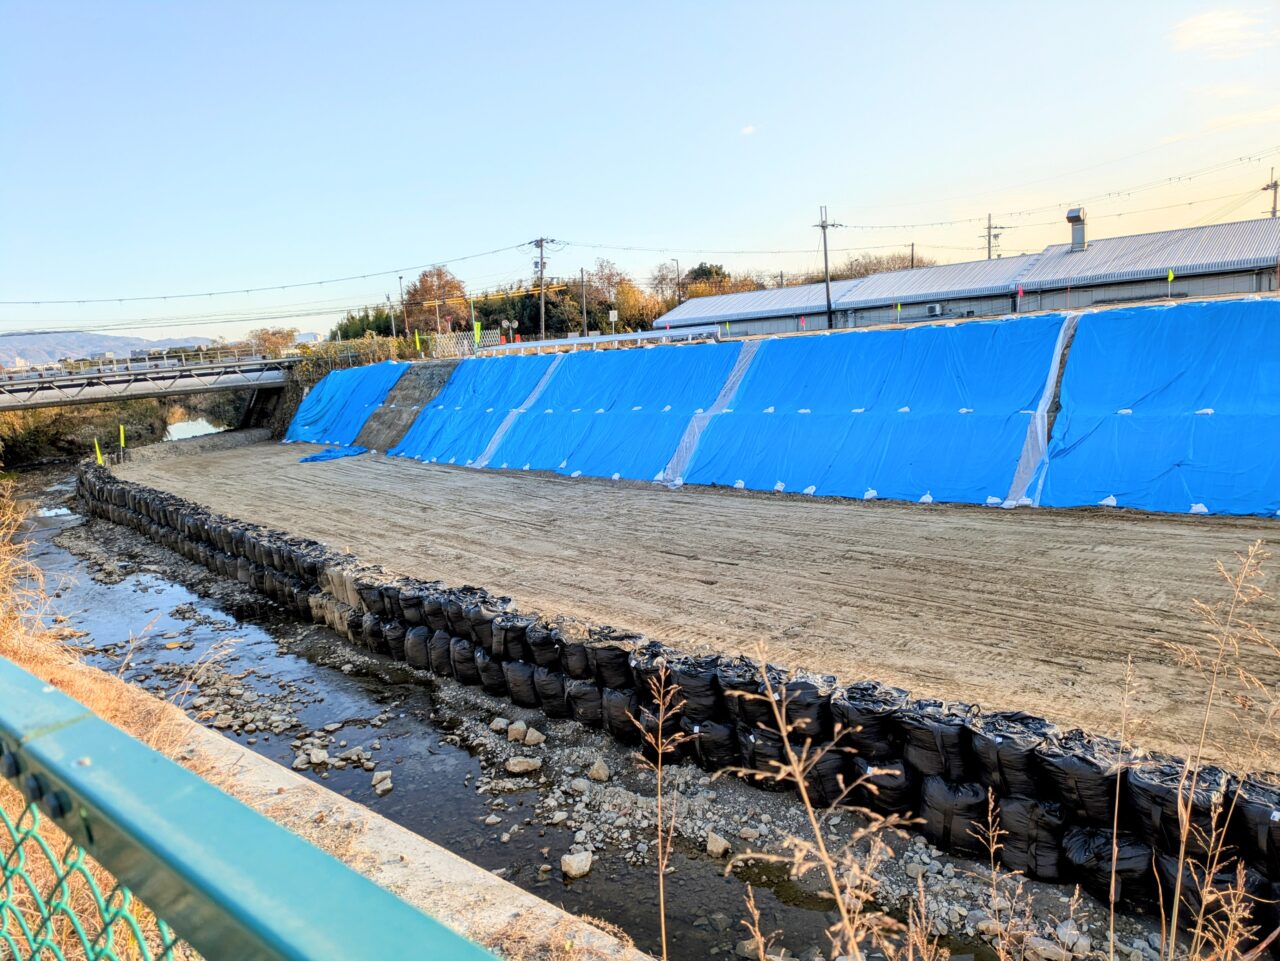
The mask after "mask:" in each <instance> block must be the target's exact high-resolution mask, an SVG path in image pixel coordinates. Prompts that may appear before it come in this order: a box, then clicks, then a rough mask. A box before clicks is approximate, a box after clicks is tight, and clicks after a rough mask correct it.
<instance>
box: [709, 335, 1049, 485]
mask: <svg viewBox="0 0 1280 961" xmlns="http://www.w3.org/2000/svg"><path fill="white" fill-rule="evenodd" d="M1062 323H1063V318H1062V317H1061V316H1058V315H1049V316H1041V317H1029V318H1024V319H1020V320H1016V321H997V322H983V323H968V324H960V325H957V326H930V327H915V328H907V329H901V330H869V331H859V332H854V333H847V334H831V335H826V336H813V337H792V338H784V339H779V340H770V341H765V342H764V343H762V344H761V345H760V348H759V351H758V353H757V355H756V357H755V360H754V362H753V363H752V365H751V367H750V368H749V369H748V371H747V374H746V377H745V378H744V380H743V382H742V385H741V387H740V388H739V389H738V391H737V393H736V395H735V396H734V397H733V399H732V402H731V403H730V405H729V408H730V409H729V410H726V411H725V412H724V413H723V414H720V415H718V416H717V417H715V418H714V419H713V420H712V421H711V423H710V424H709V425H708V427H707V428H706V431H705V433H704V435H703V436H702V439H701V442H700V443H699V445H698V447H697V451H696V453H695V454H694V456H693V459H692V463H691V464H690V466H689V469H688V470H687V471H686V472H685V475H684V480H685V481H686V482H688V483H694V484H717V485H724V486H732V487H743V488H747V489H749V490H779V491H788V492H793V493H806V494H818V495H838V496H843V497H858V498H895V499H901V500H913V501H926V502H927V501H959V502H965V503H971V504H989V503H990V504H995V503H1004V502H1005V500H1006V498H1007V497H1008V496H1009V493H1010V488H1011V485H1012V483H1013V479H1014V474H1015V470H1016V468H1017V465H1018V462H1019V458H1020V456H1021V454H1022V451H1023V447H1024V443H1025V442H1026V440H1027V435H1028V426H1029V424H1030V423H1031V419H1032V417H1033V416H1035V412H1036V409H1037V407H1038V405H1040V402H1041V400H1042V398H1043V396H1044V392H1045V389H1046V384H1047V381H1048V373H1049V371H1050V369H1051V362H1052V360H1053V358H1054V354H1055V350H1056V346H1057V342H1058V335H1059V331H1060V329H1061V327H1062ZM1049 386H1051V385H1049Z"/></svg>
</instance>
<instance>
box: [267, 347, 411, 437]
mask: <svg viewBox="0 0 1280 961" xmlns="http://www.w3.org/2000/svg"><path fill="white" fill-rule="evenodd" d="M408 369H409V365H408V364H404V363H397V362H396V361H392V360H388V361H384V362H383V363H381V364H371V365H369V366H368V367H353V368H351V369H350V370H335V371H332V372H331V373H328V374H326V375H325V377H324V379H323V380H321V381H320V383H318V384H316V385H315V386H314V387H312V388H311V390H310V392H309V393H308V394H307V396H306V397H304V398H303V400H302V403H301V404H300V405H299V406H298V412H297V413H296V414H294V415H293V422H292V423H291V424H289V430H288V432H287V433H286V434H285V435H284V439H285V442H286V443H291V442H294V441H306V442H308V443H312V444H337V445H339V446H343V447H347V446H350V445H351V444H353V443H355V439H356V437H357V436H359V434H360V429H361V428H362V427H364V422H365V421H366V420H368V419H369V415H370V414H371V413H373V409H374V408H375V407H377V406H378V405H380V404H381V403H382V402H383V401H384V400H386V399H387V394H389V393H391V388H392V387H394V386H395V385H396V382H397V381H398V380H399V379H400V376H401V375H402V374H403V373H404V372H405V371H406V370H408Z"/></svg>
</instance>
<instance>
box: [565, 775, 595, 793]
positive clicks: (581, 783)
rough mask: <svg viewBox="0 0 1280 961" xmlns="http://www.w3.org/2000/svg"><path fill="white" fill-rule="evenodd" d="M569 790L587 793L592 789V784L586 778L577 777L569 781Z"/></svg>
mask: <svg viewBox="0 0 1280 961" xmlns="http://www.w3.org/2000/svg"><path fill="white" fill-rule="evenodd" d="M569 790H570V791H572V792H573V793H574V794H586V793H587V792H588V791H590V790H591V785H590V784H588V783H587V779H586V778H581V777H575V778H574V779H573V780H572V781H570V782H569Z"/></svg>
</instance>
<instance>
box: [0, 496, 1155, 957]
mask: <svg viewBox="0 0 1280 961" xmlns="http://www.w3.org/2000/svg"><path fill="white" fill-rule="evenodd" d="M23 486H24V489H25V490H26V491H27V492H28V496H29V497H30V498H31V500H32V501H33V504H34V505H36V506H37V508H38V509H37V510H36V511H35V512H34V514H33V518H32V526H31V533H30V538H31V541H32V557H33V559H34V560H35V562H36V563H37V564H38V565H39V566H40V568H41V569H42V570H43V571H44V574H45V577H46V590H47V591H48V592H49V594H50V595H51V598H52V600H51V610H50V615H49V616H50V617H51V618H52V619H53V620H54V621H55V622H56V625H57V626H58V627H59V628H60V629H61V630H62V631H63V632H64V633H65V634H66V636H67V638H68V643H70V644H72V645H73V646H75V647H77V648H79V649H80V650H81V651H82V652H83V653H84V656H85V657H86V659H87V660H88V661H89V662H90V663H93V664H95V665H97V666H99V667H101V668H103V669H105V670H110V671H113V672H117V673H119V674H120V675H121V676H122V677H124V678H125V679H127V680H128V681H130V682H131V683H134V684H137V685H138V686H141V687H143V688H146V689H147V690H150V691H152V692H153V693H155V694H156V695H157V696H161V697H166V698H171V699H175V700H177V701H178V702H179V703H181V704H182V705H183V706H184V707H185V708H186V709H187V711H188V713H189V714H190V715H191V716H192V717H193V718H194V719H196V720H198V721H199V722H201V723H203V724H206V725H208V726H210V727H213V728H214V729H216V730H219V731H220V732H221V733H223V734H224V735H225V736H227V737H230V738H234V739H236V740H237V741H239V742H240V743H241V744H243V745H245V746H246V747H248V748H250V749H251V750H254V751H255V752H257V753H259V754H261V755H262V756H264V757H267V758H270V759H272V760H274V761H276V762H278V763H280V764H282V765H285V766H288V767H292V768H293V769H295V770H297V771H299V772H300V773H302V774H303V775H304V776H306V777H309V778H313V779H316V780H319V781H320V782H322V783H324V784H325V785H326V786H327V787H329V788H330V789H331V790H334V791H336V792H338V793H340V794H342V795H344V796H346V797H349V798H351V799H353V800H355V801H358V802H359V803H362V804H364V805H366V806H367V807H369V808H370V809H371V810H374V811H376V812H377V813H379V814H381V815H383V816H385V817H387V818H389V819H390V820H392V821H395V822H397V823H398V824H401V825H403V826H404V827H406V828H408V829H410V830H412V831H414V832H416V833H418V834H420V835H422V836H423V837H426V838H428V839H429V840H431V841H434V842H436V843H438V844H440V845H442V846H444V847H446V848H448V849H449V850H451V851H454V852H456V853H457V854H459V855H461V856H462V857H464V858H466V859H467V860H469V861H472V862H473V863H475V864H477V865H479V866H481V867H483V868H485V869H487V870H490V871H493V872H494V873H495V874H499V875H501V876H502V877H505V878H506V879H507V880H509V881H511V882H513V883H515V884H517V885H519V886H521V887H523V888H525V889H526V890H529V891H531V892H533V893H535V894H537V895H538V896H539V897H542V898H544V899H545V900H547V901H550V902H552V903H555V904H558V905H561V906H562V907H564V908H565V909H567V910H569V911H571V912H573V913H575V914H579V915H587V916H591V917H596V918H601V919H603V920H605V921H608V922H610V923H611V924H613V925H616V926H618V927H620V928H621V929H622V930H624V931H625V932H626V933H627V934H628V935H629V936H630V937H631V938H633V939H634V940H635V942H636V944H637V945H638V946H639V947H640V948H642V949H644V950H646V951H649V952H656V951H657V949H658V918H657V906H656V883H655V871H656V866H655V863H654V857H653V853H654V852H653V850H652V848H653V838H654V832H655V828H654V824H653V779H652V775H651V773H649V772H647V771H644V770H643V769H642V768H641V767H640V766H639V765H638V764H637V763H636V761H635V759H634V758H633V757H632V756H631V755H630V754H629V753H628V751H627V750H626V749H625V748H623V747H621V746H619V745H618V744H617V742H615V741H613V740H612V739H611V738H609V737H607V736H606V735H604V734H603V733H601V732H597V731H591V730H587V729H584V728H582V727H581V726H579V725H577V724H575V723H573V722H570V721H555V720H549V719H546V718H545V717H544V716H543V715H542V714H541V712H539V711H537V710H525V709H522V708H518V707H515V706H513V705H512V704H511V703H510V702H509V701H506V700H498V699H495V698H491V697H489V696H488V695H486V694H484V693H483V692H482V691H481V690H480V689H478V688H470V687H463V686H461V685H459V684H456V683H454V682H452V681H442V682H437V681H436V680H435V679H434V678H431V677H429V676H427V675H425V674H423V673H422V672H418V671H414V670H412V669H409V668H407V667H406V666H405V665H403V664H400V663H396V662H394V661H391V660H390V659H388V658H385V657H381V656H377V655H372V654H370V653H369V652H367V651H365V650H363V649H358V648H356V647H354V646H353V645H351V644H350V643H349V642H348V641H347V640H346V639H345V638H341V637H339V636H338V635H336V634H334V633H333V632H331V631H329V630H328V629H327V628H324V627H317V626H314V625H312V624H310V623H303V622H301V621H300V620H298V619H297V618H296V617H295V616H293V615H292V614H291V613H287V612H285V611H283V610H282V609H281V608H280V607H279V606H278V605H276V604H275V603H274V602H273V601H270V600H268V599H266V598H264V597H263V596H261V595H259V594H256V593H254V592H253V591H251V590H250V589H248V588H245V587H243V586H241V585H240V584H238V583H236V582H233V581H228V580H226V579H223V578H220V577H218V576H216V575H214V574H211V573H210V572H209V571H208V570H206V569H205V568H203V567H201V566H198V565H196V564H193V563H191V562H189V561H187V560H185V559H184V558H182V557H181V556H180V555H178V554H176V553H174V552H172V551H169V550H167V549H165V548H163V547H159V546H158V545H155V544H153V543H151V542H150V541H148V540H146V539H145V538H143V537H142V536H141V535H140V534H137V533H136V532H134V531H131V530H128V529H125V528H122V527H117V526H115V525H112V524H110V523H107V522H105V521H102V520H97V519H94V520H86V519H85V518H83V517H81V516H79V515H78V514H77V513H76V512H75V510H76V505H75V502H74V499H73V498H72V493H73V489H74V488H73V479H72V478H71V477H70V476H69V475H66V474H51V473H46V474H44V475H42V476H40V477H35V476H31V477H28V478H26V482H25V483H24V485H23ZM499 718H501V719H504V720H506V721H510V722H516V721H524V722H525V723H526V724H527V725H528V726H530V727H534V728H536V729H537V730H538V731H540V732H542V733H543V734H544V735H546V741H545V742H544V743H542V744H539V745H537V746H536V747H535V748H532V749H531V748H529V747H527V746H524V745H517V744H513V743H512V742H511V741H510V740H508V738H507V736H506V735H505V734H503V733H502V732H501V731H495V730H493V729H492V728H493V727H495V726H496V727H501V726H502V725H501V722H499V723H498V724H496V725H495V724H494V721H495V720H496V719H499ZM321 752H322V753H321ZM517 754H519V755H522V756H535V757H538V758H539V759H541V760H542V762H543V763H542V768H541V770H540V771H539V772H537V773H536V774H535V775H534V776H533V777H532V778H528V777H526V778H519V777H511V776H510V775H507V774H506V773H505V771H504V769H503V765H504V762H505V760H506V759H507V758H509V757H511V756H514V755H517ZM601 761H603V762H604V766H605V767H606V768H607V769H608V776H607V779H606V780H604V781H596V780H590V779H589V778H588V773H589V772H590V771H591V770H592V768H593V767H595V766H596V765H597V762H601ZM668 771H669V778H668V780H669V783H671V784H673V785H674V788H675V790H676V791H678V793H679V802H678V803H679V805H680V808H681V826H680V833H681V835H682V836H681V837H680V838H678V840H677V851H676V853H675V855H674V857H673V860H672V869H671V873H670V876H669V878H668V889H667V890H668V915H669V926H668V930H669V931H670V932H671V945H670V947H671V957H672V958H673V959H680V961H684V959H688V961H693V959H698V958H706V957H716V956H726V955H727V956H732V955H734V954H735V949H736V947H737V944H738V942H739V941H741V940H742V939H743V938H744V937H746V932H745V930H744V929H743V927H742V925H741V923H740V922H741V919H742V918H743V917H744V916H745V911H744V907H743V897H744V895H745V893H746V884H747V883H750V884H752V885H753V886H754V887H755V890H756V899H757V903H758V905H759V906H760V908H761V912H762V915H763V918H762V927H763V928H764V930H765V931H767V932H773V931H777V932H782V933H781V934H780V935H779V936H778V938H777V941H776V948H775V950H780V949H782V948H783V947H785V948H786V949H788V950H789V951H790V952H791V953H792V955H793V956H798V957H801V958H810V959H812V958H816V957H822V956H825V951H824V949H825V948H826V946H827V940H826V937H825V935H824V933H823V929H824V928H825V926H826V925H827V924H828V923H829V921H828V917H827V915H826V909H827V907H828V906H829V904H828V903H827V902H826V901H824V899H823V898H821V897H820V896H818V895H817V894H816V893H815V890H814V888H813V887H812V886H811V885H807V884H805V883H801V882H797V881H794V880H792V879H789V878H788V877H787V873H786V871H785V870H780V869H778V868H776V867H773V866H766V865H763V864H760V863H758V862H756V863H748V864H746V865H743V866H741V867H739V868H737V869H736V870H735V871H734V872H732V873H726V871H725V862H724V861H722V860H717V859H714V858H712V857H710V856H709V855H708V854H706V852H705V838H706V832H707V830H709V829H710V830H715V831H716V832H717V833H719V834H721V835H722V836H723V837H725V838H728V839H729V840H730V841H731V843H732V845H733V847H734V849H735V850H737V851H742V850H745V849H747V848H748V847H750V846H755V849H761V848H768V847H772V846H773V845H775V844H776V842H777V841H778V840H779V839H780V838H782V837H784V836H786V835H787V834H794V835H800V836H803V835H804V834H805V833H806V830H807V829H806V826H805V822H804V821H803V819H802V816H801V812H800V810H799V807H798V805H797V804H796V803H795V801H794V799H793V798H792V796H791V795H789V794H782V795H779V794H770V793H766V792H762V791H758V790H755V789H752V788H750V787H747V786H746V785H744V784H742V783H739V782H737V781H736V780H735V779H733V778H719V779H711V778H709V777H708V776H707V775H705V774H704V773H703V772H702V771H700V770H698V769H697V768H695V767H692V766H690V765H679V766H675V767H672V768H669V769H668ZM380 772H390V774H391V784H392V788H391V790H390V791H387V792H386V793H383V794H380V793H378V791H377V790H375V787H374V778H375V777H377V776H379V774H380ZM596 773H597V775H599V773H600V770H599V768H598V767H597V770H596ZM383 790H384V791H385V790H386V788H385V785H384V786H383ZM851 818H852V815H846V816H845V819H844V820H845V825H844V827H843V828H842V826H841V821H840V819H836V820H835V821H834V822H833V823H832V824H831V831H832V834H833V835H835V836H838V835H839V833H840V831H841V830H847V829H848V822H849V820H850V819H851ZM575 845H576V846H578V847H582V846H583V845H587V846H590V848H591V849H592V850H593V855H594V863H593V866H592V869H591V871H590V873H589V874H588V875H587V876H586V877H584V878H580V879H578V880H573V881H571V880H568V879H567V878H565V877H564V876H563V875H562V873H561V870H560V857H561V855H562V854H565V853H568V852H569V851H570V848H571V847H573V846H575ZM892 846H893V848H894V851H895V853H896V855H897V856H896V858H895V859H894V860H892V861H891V862H890V863H889V864H888V865H886V868H885V870H884V871H882V872H881V874H882V877H881V879H880V881H881V885H882V889H881V890H882V893H883V894H885V895H886V896H885V897H884V899H883V900H884V902H885V907H886V908H887V910H888V911H889V912H890V913H893V914H901V913H902V911H903V910H904V909H905V899H906V898H909V897H910V896H911V895H912V894H913V893H914V890H915V888H916V884H917V882H916V880H915V878H916V877H917V876H918V875H920V874H923V875H925V876H926V877H928V878H931V879H932V880H933V883H932V884H931V885H930V901H931V906H932V907H933V908H934V913H932V914H931V916H932V917H935V918H936V920H935V922H934V926H935V933H937V934H938V935H940V936H941V938H942V943H943V945H944V946H946V947H948V948H949V949H950V950H951V951H952V953H953V956H959V955H974V956H976V957H978V958H980V959H986V958H990V957H992V956H993V952H992V951H991V949H990V947H989V946H988V945H986V944H985V943H984V942H983V941H982V940H981V939H979V938H977V937H974V936H973V929H974V925H976V923H977V922H978V921H979V920H981V917H983V916H984V915H983V909H982V905H983V901H984V895H985V892H986V891H987V890H988V887H989V880H988V878H987V877H984V874H983V868H982V867H981V866H979V865H976V864H973V863H972V862H965V861H961V860H955V859H951V858H948V857H947V856H946V855H943V854H941V853H939V852H938V851H936V850H935V849H933V848H931V847H930V846H928V845H927V844H925V843H924V841H923V839H921V838H919V837H912V838H907V837H900V838H898V839H896V840H894V841H893V843H892ZM912 865H918V866H919V867H918V868H913V867H912ZM1028 887H1029V892H1028V893H1029V895H1030V896H1031V897H1032V898H1033V899H1034V903H1035V907H1036V913H1037V915H1039V916H1041V917H1043V918H1044V919H1045V920H1046V921H1048V922H1049V924H1050V926H1051V925H1052V924H1053V923H1054V922H1055V920H1057V919H1059V918H1065V917H1066V916H1067V914H1068V911H1069V910H1072V907H1071V905H1070V904H1069V901H1070V898H1069V895H1070V894H1071V892H1070V890H1069V889H1065V888H1061V887H1054V886H1047V885H1035V884H1032V885H1028ZM1086 900H1087V899H1086ZM1094 907H1095V908H1097V906H1096V905H1095V906H1094ZM1090 915H1092V916H1090ZM1076 916H1077V917H1081V914H1080V912H1079V910H1078V909H1077V911H1076ZM1100 920H1101V919H1100V918H1099V917H1098V916H1097V913H1096V911H1090V910H1089V909H1088V907H1087V906H1086V909H1085V916H1084V917H1082V923H1084V924H1085V925H1086V927H1087V926H1088V925H1089V924H1090V923H1091V922H1092V923H1093V924H1097V923H1099V921H1100ZM1148 927H1149V925H1146V924H1144V923H1142V922H1141V921H1134V920H1127V921H1126V924H1125V925H1124V928H1125V929H1126V930H1125V933H1126V938H1125V940H1126V942H1131V943H1135V944H1136V943H1138V942H1139V941H1141V940H1143V938H1144V937H1145V936H1146V935H1147V934H1148V933H1149V932H1148V931H1147V928H1148Z"/></svg>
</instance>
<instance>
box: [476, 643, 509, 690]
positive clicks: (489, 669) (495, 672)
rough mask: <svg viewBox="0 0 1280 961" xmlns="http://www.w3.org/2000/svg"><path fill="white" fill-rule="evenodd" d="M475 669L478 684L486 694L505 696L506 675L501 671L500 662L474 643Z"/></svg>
mask: <svg viewBox="0 0 1280 961" xmlns="http://www.w3.org/2000/svg"><path fill="white" fill-rule="evenodd" d="M475 658H476V670H477V671H478V672H479V674H480V685H481V686H482V687H483V688H484V690H485V693H486V694H492V695H493V696H494V697H506V696H507V676H506V674H505V673H503V670H502V662H501V661H498V660H494V658H492V657H491V656H490V655H489V653H488V652H487V651H486V650H485V649H484V647H483V646H482V645H480V644H476V645H475Z"/></svg>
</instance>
